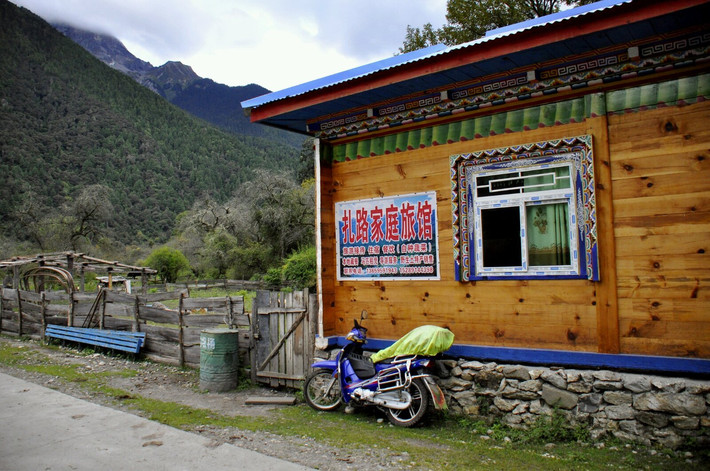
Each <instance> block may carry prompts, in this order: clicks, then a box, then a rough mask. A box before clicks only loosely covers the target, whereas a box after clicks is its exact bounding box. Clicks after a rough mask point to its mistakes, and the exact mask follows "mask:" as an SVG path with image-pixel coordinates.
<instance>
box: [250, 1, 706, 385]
mask: <svg viewBox="0 0 710 471" xmlns="http://www.w3.org/2000/svg"><path fill="white" fill-rule="evenodd" d="M709 19H710V4H709V3H708V2H706V1H700V0H677V1H672V2H669V1H667V0H605V1H601V2H598V3H594V4H591V5H587V6H584V7H579V8H575V9H572V10H567V11H564V12H560V13H558V14H554V15H550V16H548V17H543V18H537V19H534V20H530V21H527V22H524V23H520V24H516V25H512V26H509V27H506V28H502V29H499V30H494V31H490V32H489V33H488V35H486V36H485V37H483V38H480V39H478V40H475V41H473V42H470V43H467V44H462V45H459V46H454V47H444V46H433V47H430V48H428V49H424V50H420V51H416V52H413V53H408V54H402V55H399V56H394V57H391V58H389V59H385V60H383V61H380V62H377V63H374V64H368V65H365V66H363V67H360V68H356V69H353V70H349V71H345V72H343V73H340V74H336V75H333V76H330V77H325V78H323V79H320V80H316V81H313V82H310V83H306V84H302V85H298V86H295V87H292V88H289V89H286V90H283V91H279V92H274V93H271V94H268V95H265V96H263V97H258V98H255V99H252V100H247V101H245V102H244V103H242V105H243V107H244V108H245V110H246V111H247V112H248V113H249V114H250V116H251V120H252V121H254V122H261V123H264V124H266V125H270V126H275V127H278V128H283V129H289V130H294V131H298V132H301V133H307V134H309V135H312V136H315V137H316V138H317V139H316V147H315V151H316V161H317V170H316V173H317V175H316V178H317V207H318V212H317V232H318V236H317V246H318V254H319V260H318V263H319V279H318V292H319V298H320V301H321V302H320V306H321V310H322V313H321V319H320V334H321V336H323V337H325V338H329V339H331V340H332V341H333V342H342V338H343V336H344V335H345V334H346V333H347V332H348V330H349V329H350V328H351V325H352V319H353V318H357V317H358V316H359V314H360V312H361V311H362V310H363V309H366V310H367V311H368V312H369V318H368V320H367V327H368V329H369V334H370V336H371V337H373V338H376V339H382V340H383V342H379V343H378V342H377V341H375V342H374V343H373V345H374V346H375V347H378V346H381V345H383V344H385V343H386V342H387V341H392V340H394V339H397V338H398V337H400V336H401V335H403V334H405V333H406V332H408V331H409V330H411V329H413V328H415V327H417V326H420V325H423V324H434V325H440V326H445V327H448V328H450V329H451V330H452V331H453V332H454V334H455V336H456V341H455V346H454V348H453V349H452V350H451V352H452V353H454V354H458V355H460V356H462V357H475V358H482V359H490V360H496V361H500V362H504V361H520V362H531V363H555V364H568V365H583V366H591V367H598V366H604V367H617V368H632V369H633V368H643V369H652V370H654V369H655V370H660V371H671V372H673V371H675V372H695V373H698V372H700V373H709V372H710V253H709V252H710V163H709V161H710V101H708V98H710V21H709Z"/></svg>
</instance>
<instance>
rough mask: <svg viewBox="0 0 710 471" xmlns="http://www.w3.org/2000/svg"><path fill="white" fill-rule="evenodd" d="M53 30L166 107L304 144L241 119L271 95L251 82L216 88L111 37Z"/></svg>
mask: <svg viewBox="0 0 710 471" xmlns="http://www.w3.org/2000/svg"><path fill="white" fill-rule="evenodd" d="M53 26H54V27H55V28H56V29H57V30H59V31H60V32H61V33H62V34H64V35H65V36H67V37H68V38H71V39H72V40H73V41H74V42H76V43H77V44H79V45H80V46H81V47H83V48H84V49H86V50H87V51H89V52H90V53H91V54H92V55H94V57H96V58H97V59H99V60H101V61H102V62H104V63H105V64H108V65H109V66H111V67H112V68H113V69H116V70H119V71H121V72H123V73H125V74H127V75H129V76H130V77H132V78H133V79H134V80H136V81H137V82H138V83H140V84H141V85H143V86H145V87H148V88H150V89H151V90H153V91H154V92H155V93H157V94H159V95H161V96H162V97H163V98H165V99H166V100H168V101H169V102H170V103H173V104H175V105H177V106H178V107H180V108H182V109H183V110H185V111H187V112H188V113H190V114H192V115H194V116H197V117H198V118H202V119H204V120H205V121H208V122H210V123H212V124H214V125H216V126H217V127H219V128H221V129H223V130H225V131H228V132H230V133H234V134H243V135H246V136H256V137H264V138H267V139H269V140H271V141H273V142H279V143H282V144H286V145H290V146H292V147H295V148H300V147H301V144H302V143H303V140H304V138H303V136H300V135H298V134H295V133H292V132H288V131H282V130H280V129H274V128H270V127H267V126H262V125H260V124H254V123H251V122H250V121H249V118H247V117H246V116H245V115H244V113H243V112H242V109H241V105H240V103H241V102H242V101H244V100H248V99H250V98H254V97H256V96H260V95H264V94H266V93H269V90H267V89H266V88H264V87H262V86H260V85H257V84H253V83H252V84H249V85H243V86H238V87H230V86H227V85H223V84H219V83H216V82H214V81H213V80H210V79H208V78H202V77H200V76H198V75H197V74H196V73H195V72H194V71H193V70H192V68H191V67H190V66H189V65H185V64H182V63H180V62H174V61H170V62H166V63H165V64H163V65H161V66H158V67H153V65H152V64H150V63H149V62H145V61H143V60H141V59H139V58H137V57H135V56H134V55H133V54H132V53H131V52H130V51H128V49H126V47H125V46H124V45H123V43H121V42H120V41H119V40H118V39H116V38H114V37H111V36H108V35H105V34H99V33H95V32H90V31H86V30H83V29H79V28H76V27H73V26H70V25H67V24H61V23H59V24H54V25H53Z"/></svg>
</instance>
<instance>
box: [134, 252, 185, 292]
mask: <svg viewBox="0 0 710 471" xmlns="http://www.w3.org/2000/svg"><path fill="white" fill-rule="evenodd" d="M143 264H144V265H147V266H149V267H150V268H153V269H155V270H157V271H158V275H159V276H160V278H161V279H162V280H163V281H165V282H166V283H175V281H176V280H177V279H178V276H179V275H180V274H181V272H182V273H184V272H186V271H187V270H189V269H190V262H188V261H187V258H186V257H185V256H184V255H183V254H182V252H180V251H179V250H177V249H173V248H171V247H167V246H164V247H160V248H159V249H156V250H154V251H153V252H152V253H151V254H150V255H148V258H146V259H145V262H144V263H143Z"/></svg>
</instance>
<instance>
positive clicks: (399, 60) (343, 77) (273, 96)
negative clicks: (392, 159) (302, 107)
mask: <svg viewBox="0 0 710 471" xmlns="http://www.w3.org/2000/svg"><path fill="white" fill-rule="evenodd" d="M445 49H447V47H446V46H445V45H444V44H435V45H434V46H430V47H427V48H424V49H419V50H416V51H412V52H408V53H405V54H401V55H398V56H392V57H388V58H386V59H382V60H379V61H377V62H372V63H370V64H365V65H361V66H360V67H355V68H354V69H350V70H345V71H343V72H338V73H337V74H333V75H328V76H327V77H323V78H319V79H316V80H311V81H310V82H306V83H303V84H301V85H295V86H293V87H289V88H286V89H283V90H280V91H277V92H272V93H268V94H266V95H262V96H258V97H255V98H251V99H249V100H245V101H243V102H242V108H245V109H246V108H254V107H257V106H261V105H264V104H266V103H270V102H272V101H278V100H281V99H283V98H289V97H293V96H298V95H303V94H304V93H308V92H311V91H314V90H319V89H321V88H325V87H330V86H333V85H337V84H339V83H342V82H347V81H348V80H353V79H356V78H360V77H365V76H366V75H370V74H372V73H374V72H379V71H382V70H387V69H391V68H394V67H397V66H400V65H403V64H408V63H411V62H415V61H417V60H419V59H422V58H424V57H429V56H430V55H432V53H435V52H440V51H443V50H445Z"/></svg>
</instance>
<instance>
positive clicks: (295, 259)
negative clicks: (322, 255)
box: [281, 246, 316, 289]
mask: <svg viewBox="0 0 710 471" xmlns="http://www.w3.org/2000/svg"><path fill="white" fill-rule="evenodd" d="M281 276H282V278H283V280H284V281H285V282H286V283H288V284H292V285H293V287H294V288H295V289H303V288H315V286H316V248H315V247H313V246H310V247H305V248H303V249H300V250H297V251H296V252H294V253H292V254H291V256H289V257H288V258H287V259H286V262H285V263H284V265H283V268H282V270H281Z"/></svg>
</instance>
